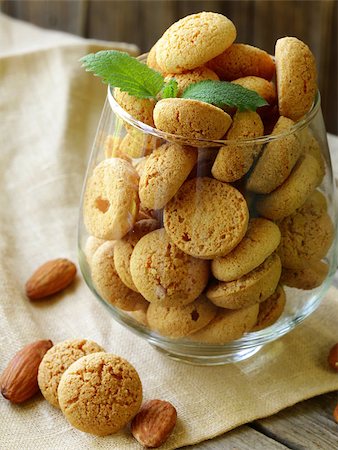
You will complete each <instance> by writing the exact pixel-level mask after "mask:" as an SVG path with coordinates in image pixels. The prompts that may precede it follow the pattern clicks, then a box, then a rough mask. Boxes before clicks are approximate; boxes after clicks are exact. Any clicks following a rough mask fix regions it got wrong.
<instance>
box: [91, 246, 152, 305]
mask: <svg viewBox="0 0 338 450" xmlns="http://www.w3.org/2000/svg"><path fill="white" fill-rule="evenodd" d="M114 246H115V242H109V241H108V242H105V243H104V244H103V245H101V247H99V248H98V250H96V252H95V254H94V256H93V260H92V265H91V269H92V280H93V285H94V287H95V289H96V290H97V292H98V293H99V295H100V296H101V297H102V298H103V299H104V300H106V301H107V302H108V303H110V304H111V305H113V306H116V307H117V308H120V309H123V310H124V311H135V310H138V309H141V308H142V307H144V306H145V305H147V301H146V300H145V299H144V298H143V297H142V296H141V295H140V294H138V293H137V292H134V291H132V290H131V289H129V288H128V287H127V286H126V285H125V284H124V283H123V282H122V281H121V279H120V277H119V276H118V274H117V271H116V268H115V264H114Z"/></svg>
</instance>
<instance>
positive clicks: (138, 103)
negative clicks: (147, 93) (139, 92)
mask: <svg viewBox="0 0 338 450" xmlns="http://www.w3.org/2000/svg"><path fill="white" fill-rule="evenodd" d="M114 98H115V100H116V102H117V103H118V104H119V105H120V106H121V107H122V108H123V109H124V110H125V111H127V113H129V114H130V115H131V116H132V117H133V118H134V119H136V120H139V121H140V122H143V123H145V124H147V125H150V126H151V127H153V126H154V120H153V111H154V106H155V100H152V99H149V98H137V97H135V96H134V95H130V94H128V92H123V91H121V90H120V89H118V88H115V89H114ZM127 128H128V126H127Z"/></svg>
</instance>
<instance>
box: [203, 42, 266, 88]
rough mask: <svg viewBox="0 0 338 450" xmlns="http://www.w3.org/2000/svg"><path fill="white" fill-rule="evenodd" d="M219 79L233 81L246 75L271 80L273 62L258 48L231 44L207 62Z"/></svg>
mask: <svg viewBox="0 0 338 450" xmlns="http://www.w3.org/2000/svg"><path fill="white" fill-rule="evenodd" d="M207 66H208V67H210V69H212V70H213V71H214V72H216V73H217V75H218V76H219V77H220V79H221V80H225V81H233V80H236V79H238V78H242V77H247V76H256V77H261V78H265V79H267V80H269V81H270V80H271V79H272V77H273V75H274V73H275V64H274V62H273V59H272V58H271V56H270V55H269V54H268V53H266V52H265V51H264V50H261V49H260V48H257V47H253V46H252V45H247V44H232V45H231V46H230V47H228V48H227V49H226V50H225V51H224V52H223V53H221V54H219V55H218V56H216V57H215V58H213V59H211V61H209V62H208V64H207Z"/></svg>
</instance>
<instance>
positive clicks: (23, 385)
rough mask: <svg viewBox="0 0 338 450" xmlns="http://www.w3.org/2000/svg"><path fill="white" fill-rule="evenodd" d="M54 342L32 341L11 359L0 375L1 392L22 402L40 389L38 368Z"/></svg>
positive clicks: (9, 398)
mask: <svg viewBox="0 0 338 450" xmlns="http://www.w3.org/2000/svg"><path fill="white" fill-rule="evenodd" d="M51 347H53V342H52V341H49V340H42V341H36V342H32V343H31V344H28V345H26V346H25V347H24V348H23V349H21V350H20V351H19V352H18V353H16V355H15V356H14V357H13V358H12V359H11V360H10V362H9V364H8V366H7V367H6V369H5V370H4V371H3V373H2V375H1V377H0V389H1V394H2V395H3V396H4V397H5V398H6V399H7V400H10V401H11V402H12V403H22V402H24V401H26V400H28V399H29V398H31V397H33V395H34V394H36V393H37V392H38V391H39V386H38V379H37V377H38V369H39V365H40V363H41V360H42V358H43V356H44V354H45V353H46V352H47V350H49V349H50V348H51Z"/></svg>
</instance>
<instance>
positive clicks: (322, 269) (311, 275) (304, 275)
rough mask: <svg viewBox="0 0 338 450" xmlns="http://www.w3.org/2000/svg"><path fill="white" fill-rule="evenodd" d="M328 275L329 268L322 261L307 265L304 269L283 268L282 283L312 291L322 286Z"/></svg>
mask: <svg viewBox="0 0 338 450" xmlns="http://www.w3.org/2000/svg"><path fill="white" fill-rule="evenodd" d="M328 273H329V266H328V264H326V263H324V262H322V261H316V262H313V263H310V264H307V266H306V267H304V268H303V269H287V268H286V267H283V270H282V276H281V283H284V284H286V286H290V287H294V288H297V289H304V290H310V289H314V288H316V287H318V286H320V285H321V284H322V283H323V281H324V280H325V278H326V277H327V275H328Z"/></svg>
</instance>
